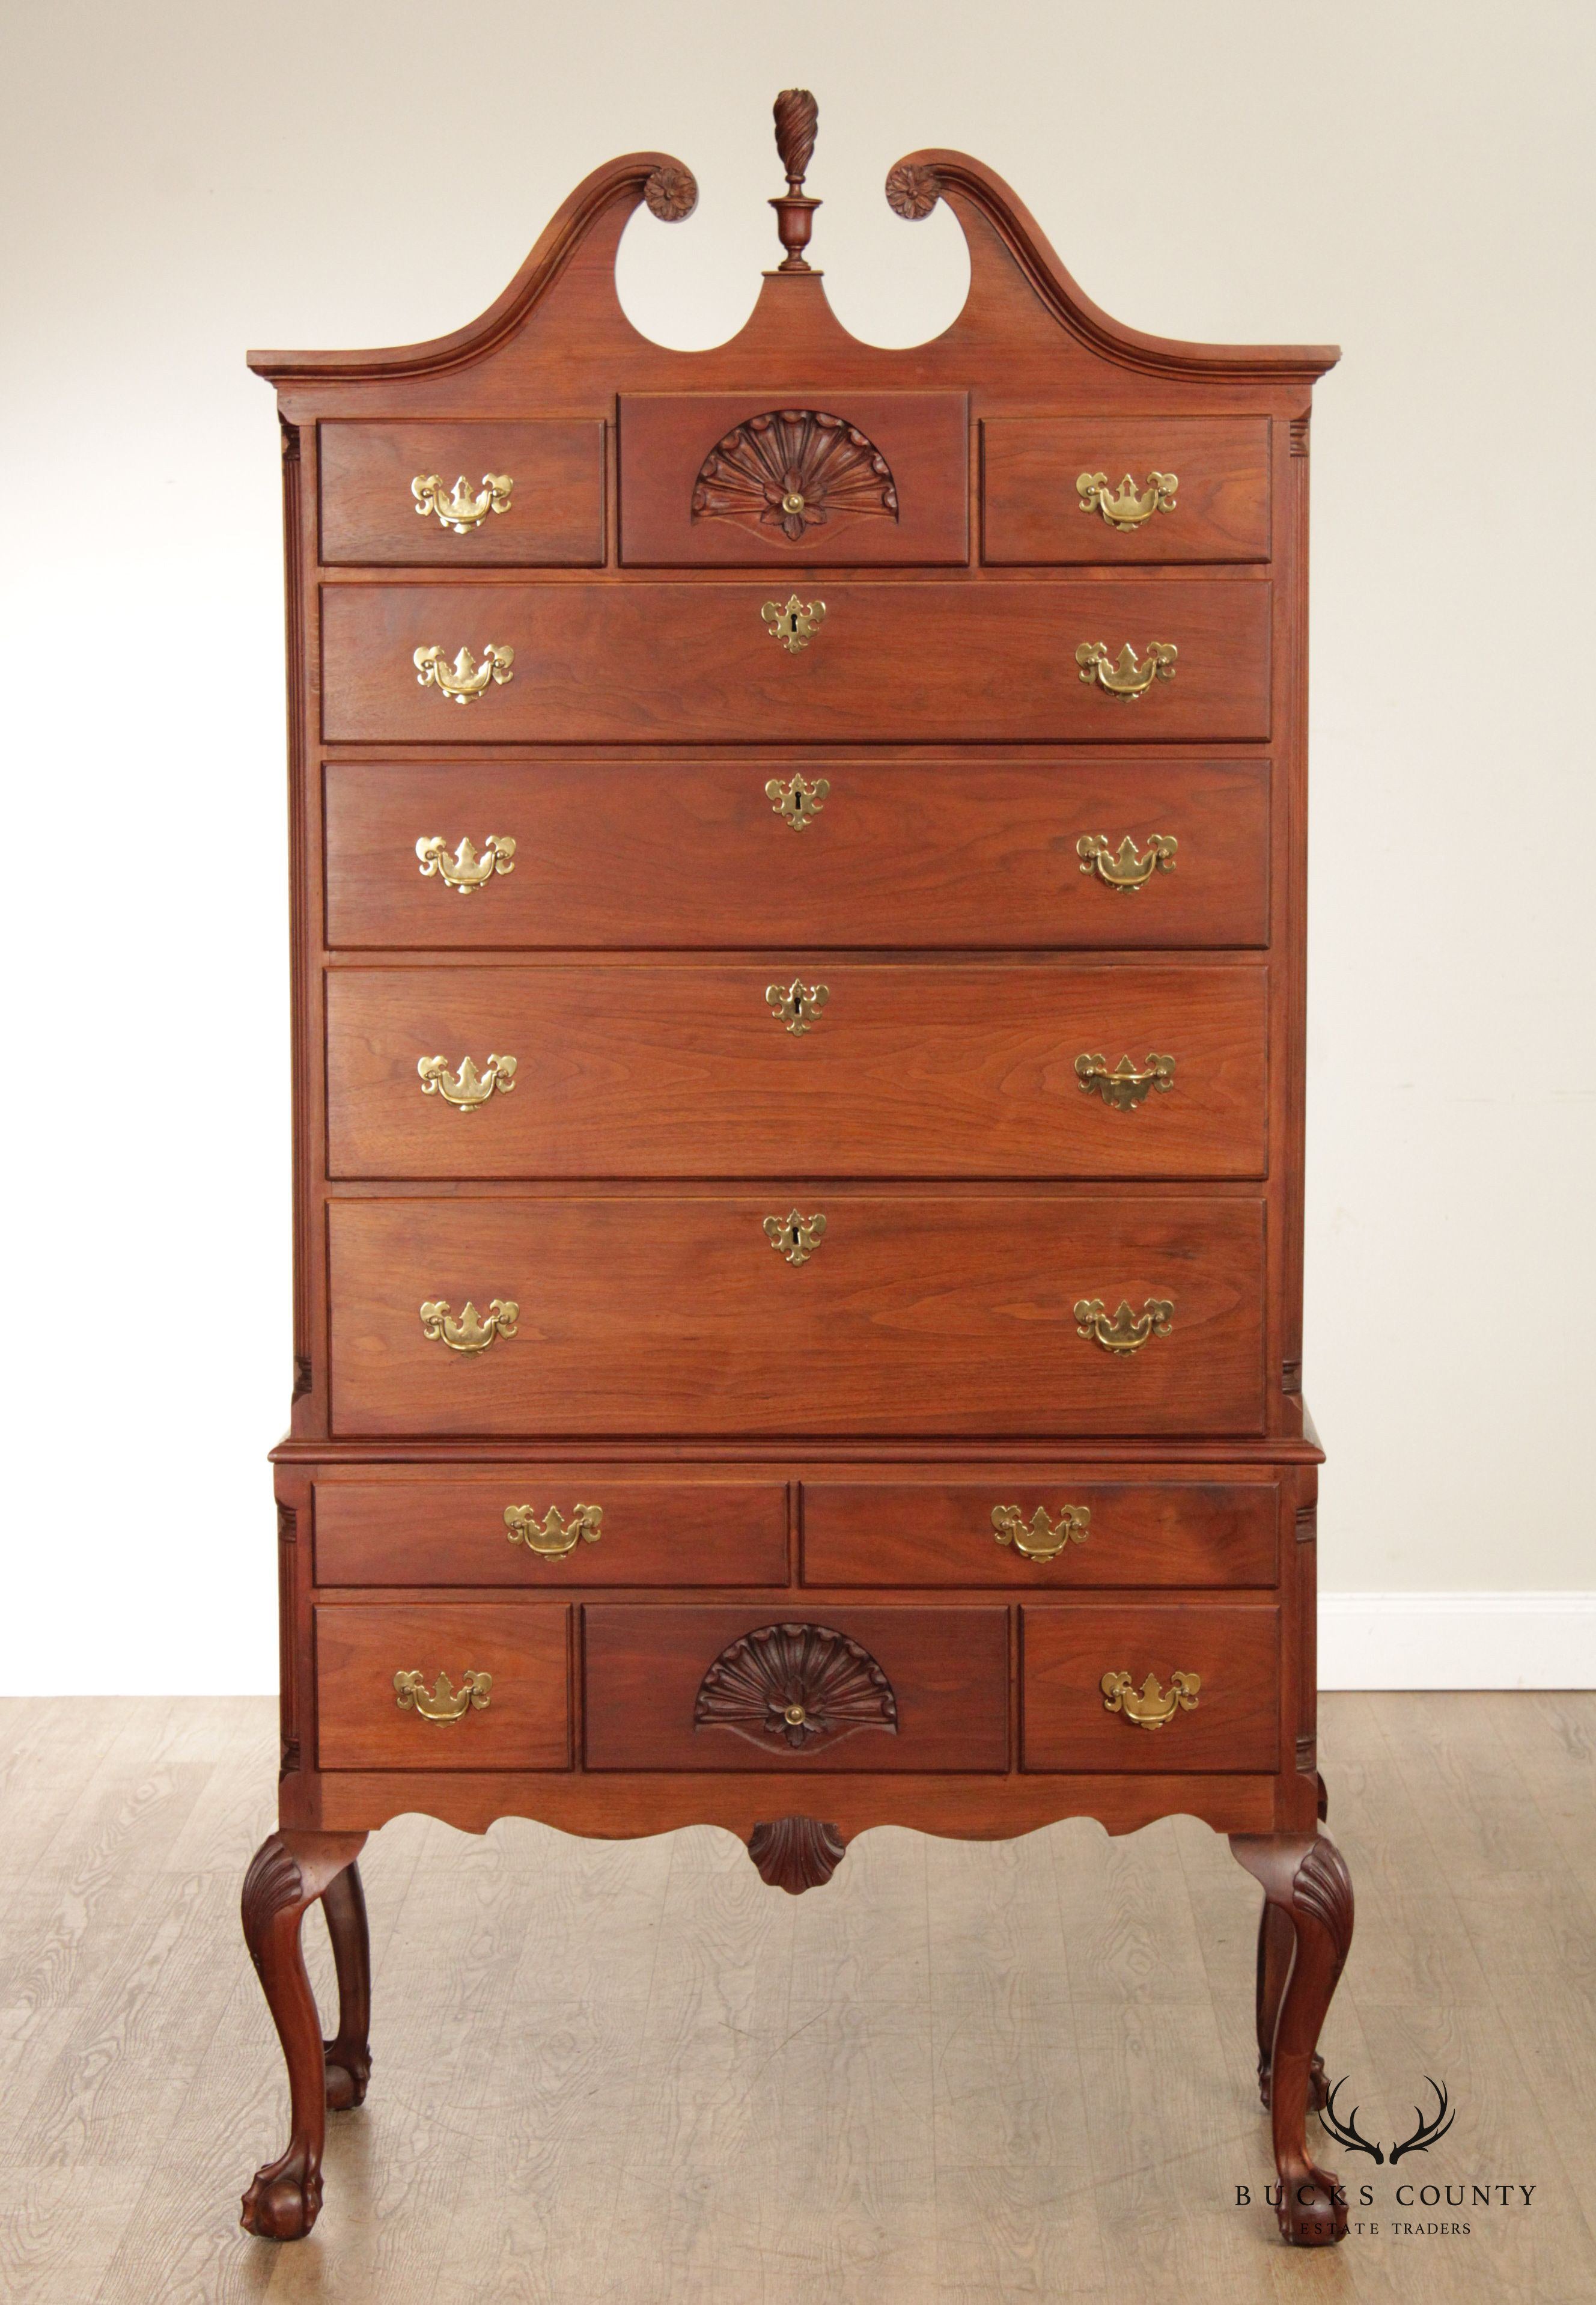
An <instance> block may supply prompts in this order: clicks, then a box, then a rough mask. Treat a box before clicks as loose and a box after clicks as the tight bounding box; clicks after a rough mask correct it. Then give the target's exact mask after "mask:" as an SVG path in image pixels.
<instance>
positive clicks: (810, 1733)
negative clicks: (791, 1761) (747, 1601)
mask: <svg viewBox="0 0 1596 2305" xmlns="http://www.w3.org/2000/svg"><path fill="white" fill-rule="evenodd" d="M692 1725H693V1727H694V1728H695V1729H732V1730H734V1731H736V1733H737V1735H738V1736H740V1737H746V1738H747V1739H748V1740H749V1742H750V1743H751V1744H754V1745H763V1744H764V1743H765V1741H766V1739H768V1738H771V1737H780V1738H784V1739H785V1741H786V1742H787V1744H788V1745H790V1746H791V1747H792V1748H793V1750H794V1752H795V1753H802V1752H805V1751H808V1750H809V1749H810V1748H811V1747H812V1746H813V1745H816V1744H818V1743H819V1742H820V1741H822V1740H824V1741H826V1742H828V1743H831V1744H836V1742H837V1741H838V1740H839V1739H842V1738H844V1737H851V1736H852V1735H853V1731H855V1730H856V1729H885V1730H886V1731H887V1734H888V1735H889V1736H893V1737H896V1735H897V1725H898V1722H897V1699H896V1697H895V1696H894V1695H893V1693H892V1684H891V1682H890V1681H889V1680H887V1675H886V1674H885V1673H884V1672H883V1671H882V1670H881V1668H880V1666H879V1664H878V1663H876V1660H875V1658H874V1657H873V1656H871V1654H870V1651H869V1650H868V1649H865V1648H861V1646H860V1645H859V1643H858V1642H857V1641H851V1640H849V1639H848V1638H847V1637H846V1635H845V1634H843V1633H834V1632H833V1631H832V1630H831V1629H830V1628H829V1626H827V1625H762V1626H761V1627H760V1629H759V1631H758V1632H754V1633H745V1634H744V1635H743V1638H742V1639H741V1640H737V1641H734V1642H733V1643H732V1645H731V1646H730V1648H727V1649H723V1650H722V1651H721V1653H720V1654H719V1655H718V1656H717V1658H716V1660H715V1662H714V1663H713V1664H712V1665H711V1666H710V1667H709V1671H708V1672H707V1673H706V1674H705V1675H704V1677H703V1680H701V1681H700V1684H699V1693H698V1699H697V1702H696V1703H695V1704H694V1705H693V1708H692Z"/></svg>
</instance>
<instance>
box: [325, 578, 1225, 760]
mask: <svg viewBox="0 0 1596 2305" xmlns="http://www.w3.org/2000/svg"><path fill="white" fill-rule="evenodd" d="M789 590H790V586H789V585H788V584H787V583H785V582H784V583H782V584H780V585H779V586H777V579H776V576H775V574H774V573H772V574H768V575H767V576H763V577H757V578H756V577H750V578H746V579H740V578H734V577H730V576H728V577H726V578H724V579H722V580H720V581H718V582H716V583H696V584H689V583H649V582H645V581H643V580H641V579H636V580H630V581H628V582H626V583H582V582H573V583H548V584H540V585H533V584H511V583H491V582H481V581H477V582H472V581H471V580H470V579H463V580H462V581H461V582H460V583H457V584H453V585H443V584H435V583H434V584H421V583H415V584H396V583H370V584H350V583H328V584H326V585H324V586H323V588H322V682H323V689H322V728H323V734H324V735H325V736H326V737H327V741H328V743H330V744H472V745H478V744H650V743H653V744H658V743H666V744H739V743H740V744H769V743H771V742H773V741H780V742H782V743H784V744H814V743H818V742H819V741H821V740H829V741H831V742H835V743H842V744H847V743H849V742H851V741H852V742H857V740H858V736H859V732H860V729H861V727H863V726H866V725H867V724H868V725H871V726H873V727H874V728H875V729H876V730H877V731H878V732H879V735H880V736H883V737H886V738H897V739H900V740H902V739H909V738H913V739H914V740H916V741H918V742H921V743H930V744H947V743H950V742H955V741H956V742H962V743H972V744H992V743H1004V742H1007V743H1011V744H1013V743H1022V742H1026V743H1039V744H1057V743H1065V742H1071V743H1075V744H1170V743H1176V742H1186V743H1189V742H1191V741H1192V740H1193V738H1201V739H1204V740H1225V741H1235V740H1237V739H1241V738H1248V737H1252V738H1263V737H1267V736H1268V735H1269V612H1270V588H1269V584H1268V583H1262V582H1254V581H1252V579H1250V578H1246V577H1212V576H1210V577H1189V578H1188V577H1179V578H1172V579H1166V578H1163V577H1154V576H1143V577H1141V578H1138V579H1135V580H1133V581H1130V582H1127V583H1114V582H1108V583H1083V582H1076V583H1070V582H1069V581H1068V580H1062V581H1056V582H1053V583H1026V582H1024V581H1023V580H1020V579H1015V580H1012V581H1005V582H1004V583H1000V584H999V583H991V584H980V585H975V584H969V583H957V582H949V583H912V584H911V583H894V582H889V581H880V582H870V581H867V580H864V579H861V578H858V577H852V578H845V579H844V580H843V581H842V582H841V583H832V582H831V580H830V578H829V577H828V578H827V579H826V581H825V583H823V584H822V583H820V582H819V579H818V578H817V579H816V580H815V581H814V583H812V584H811V586H810V587H809V588H808V589H807V590H803V589H802V588H801V597H802V598H803V599H806V600H807V599H810V598H811V597H812V598H815V599H823V600H825V602H826V609H827V614H826V620H825V623H824V625H822V627H821V628H820V630H819V632H818V633H817V634H816V635H815V637H814V638H813V640H811V642H809V644H808V646H807V647H806V648H804V649H803V650H802V651H800V652H799V653H798V654H796V655H790V654H789V653H788V652H787V651H786V650H785V648H784V647H783V646H782V645H781V644H780V642H778V641H777V639H776V638H775V636H774V634H773V631H772V628H771V627H770V626H769V625H767V624H766V623H764V622H763V621H762V620H761V617H760V609H761V608H762V606H763V605H764V603H765V602H767V601H768V600H785V598H786V597H787V593H788V591H789ZM1099 641H1100V642H1102V643H1103V645H1104V646H1105V647H1106V648H1107V649H1108V651H1109V653H1110V654H1111V655H1113V656H1115V657H1117V656H1118V654H1119V651H1120V650H1121V648H1122V647H1123V646H1124V645H1125V642H1130V643H1131V644H1132V645H1133V647H1134V648H1135V649H1136V651H1138V653H1142V652H1144V651H1146V650H1147V649H1148V648H1149V647H1150V644H1151V643H1152V642H1155V641H1162V642H1173V643H1174V644H1175V645H1176V647H1177V648H1178V649H1179V651H1180V657H1179V661H1178V664H1177V666H1176V672H1175V676H1174V677H1173V679H1169V680H1157V681H1155V682H1154V683H1153V685H1152V687H1151V689H1150V692H1149V693H1148V694H1147V695H1145V696H1142V697H1137V698H1133V699H1129V700H1127V699H1125V698H1120V697H1114V696H1108V695H1105V694H1104V693H1103V692H1102V690H1101V689H1100V688H1099V687H1098V686H1096V685H1095V684H1093V685H1088V683H1086V682H1085V681H1083V680H1082V677H1081V671H1080V668H1079V666H1078V665H1077V664H1076V661H1075V650H1076V647H1077V646H1078V645H1079V644H1080V643H1081V642H1099ZM490 642H491V643H492V644H493V645H494V646H496V647H498V648H505V647H509V648H513V649H514V651H515V655H514V665H513V668H512V677H511V678H510V679H509V681H507V682H506V683H505V685H502V686H499V687H495V688H491V689H489V690H488V693H487V694H485V695H484V696H481V697H479V698H478V699H477V700H476V702H472V703H467V704H457V703H455V702H452V701H451V700H450V699H449V698H448V697H446V696H444V695H441V694H440V693H438V691H437V689H436V688H422V687H421V686H420V683H419V682H418V680H417V677H416V670H415V666H414V664H413V662H412V659H413V657H414V654H415V651H416V650H417V649H418V648H431V647H439V648H442V649H443V651H444V652H445V654H446V656H447V657H448V658H450V659H453V658H454V654H455V652H456V651H457V650H459V649H460V648H461V647H463V646H464V647H468V648H470V649H471V652H472V654H473V656H475V657H477V658H479V659H480V657H481V655H482V654H483V652H484V651H485V649H486V648H487V647H488V644H489V643H490Z"/></svg>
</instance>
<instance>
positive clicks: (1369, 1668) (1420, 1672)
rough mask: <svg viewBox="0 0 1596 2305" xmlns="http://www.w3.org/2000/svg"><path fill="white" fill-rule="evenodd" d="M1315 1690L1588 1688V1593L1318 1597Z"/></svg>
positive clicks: (1591, 1610)
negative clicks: (1317, 1674)
mask: <svg viewBox="0 0 1596 2305" xmlns="http://www.w3.org/2000/svg"><path fill="white" fill-rule="evenodd" d="M1319 1685H1320V1688H1596V1593H1321V1594H1320V1596H1319Z"/></svg>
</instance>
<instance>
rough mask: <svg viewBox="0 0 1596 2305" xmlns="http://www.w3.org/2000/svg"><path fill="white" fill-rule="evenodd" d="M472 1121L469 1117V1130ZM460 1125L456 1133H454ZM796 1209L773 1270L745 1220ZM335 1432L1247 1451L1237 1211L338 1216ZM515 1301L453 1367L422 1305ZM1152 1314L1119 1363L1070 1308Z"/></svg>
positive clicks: (843, 1205) (1080, 1208) (919, 1205)
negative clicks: (1067, 1440) (1156, 1305)
mask: <svg viewBox="0 0 1596 2305" xmlns="http://www.w3.org/2000/svg"><path fill="white" fill-rule="evenodd" d="M477 1117H478V1118H481V1116H480V1115H479V1116H477ZM469 1125H470V1124H469V1123H468V1122H465V1121H462V1122H461V1123H460V1126H461V1127H467V1126H469ZM794 1206H796V1207H798V1208H799V1209H800V1211H801V1213H802V1214H803V1215H805V1216H807V1215H809V1214H810V1213H811V1212H814V1211H820V1212H823V1213H824V1214H825V1215H826V1218H827V1230H826V1234H825V1237H824V1238H823V1239H822V1240H821V1241H820V1242H819V1246H818V1247H817V1249H816V1251H815V1254H814V1255H813V1256H812V1257H811V1259H810V1261H809V1262H808V1263H806V1264H804V1265H802V1267H794V1266H793V1265H790V1264H788V1263H786V1262H785V1259H784V1258H783V1257H782V1256H781V1255H778V1254H777V1253H776V1252H775V1251H774V1250H773V1249H772V1247H771V1245H770V1243H769V1241H768V1240H767V1238H766V1237H765V1233H764V1230H763V1225H764V1220H765V1218H766V1217H767V1216H775V1217H777V1218H778V1219H779V1218H783V1217H785V1215H786V1213H787V1212H788V1211H789V1210H790V1209H792V1208H793V1207H794ZM328 1218H329V1229H330V1235H331V1252H332V1302H333V1328H332V1357H333V1398H334V1418H335V1429H336V1430H337V1431H338V1432H340V1433H519V1434H527V1435H531V1434H535V1433H549V1434H556V1433H558V1434H573V1433H592V1434H601V1433H610V1434H615V1433H627V1432H632V1433H725V1434H731V1433H785V1434H790V1433H794V1430H796V1429H802V1430H803V1431H805V1432H808V1433H904V1432H916V1431H918V1432H920V1433H944V1434H949V1435H952V1434H958V1433H1007V1434H1020V1433H1034V1434H1038V1435H1040V1434H1045V1433H1110V1432H1120V1433H1169V1432H1186V1433H1189V1432H1207V1433H1225V1432H1229V1433H1249V1432H1256V1431H1257V1430H1258V1429H1259V1427H1260V1425H1261V1423H1262V1416H1263V1370H1262V1352H1261V1341H1262V1340H1261V1321H1262V1314H1263V1285H1262V1251H1263V1212H1262V1208H1261V1204H1259V1203H1258V1202H1257V1201H1252V1200H1243V1199H1235V1198H1223V1199H1222V1198H1218V1197H1216V1198H1211V1199H1208V1200H1198V1199H1182V1198H1169V1199H1165V1198H1161V1197H1155V1196H1152V1195H1145V1196H1143V1195H1137V1196H1134V1197H1133V1196H1130V1195H1119V1196H1117V1197H1116V1196H1114V1195H1109V1194H1103V1195H1093V1196H1091V1197H1085V1196H1079V1197H1071V1198H1064V1197H1057V1196H1047V1195H1039V1194H1031V1195H1023V1194H1018V1193H1015V1194H1011V1195H1006V1196H1004V1197H1001V1198H998V1197H995V1196H986V1195H982V1196H980V1197H976V1196H973V1195H971V1196H962V1197H958V1198H954V1197H951V1196H948V1197H938V1196H936V1195H930V1194H929V1193H927V1192H925V1191H923V1190H921V1191H910V1190H905V1191H904V1192H902V1193H900V1194H896V1195H891V1196H879V1195H870V1196H865V1195H859V1194H839V1193H837V1192H836V1191H832V1192H829V1193H828V1192H824V1191H822V1190H820V1189H819V1188H818V1187H806V1186H805V1185H803V1184H802V1183H797V1184H794V1183H791V1182H789V1181H787V1180H783V1182H782V1183H781V1184H780V1185H779V1187H777V1186H772V1187H770V1188H769V1190H768V1192H767V1193H766V1194H765V1195H762V1196H760V1195H751V1194H747V1193H744V1194H743V1195H738V1196H736V1197H731V1196H729V1195H721V1194H717V1195H709V1194H701V1195H677V1196H673V1197H670V1198H666V1197H664V1196H659V1195H631V1196H628V1195H599V1194H597V1193H595V1194H591V1195H586V1196H583V1197H580V1198H578V1197H566V1198H562V1199H558V1200H556V1199H539V1200H533V1199H519V1200H511V1199H505V1198H500V1197H495V1198H494V1199H492V1200H476V1199H455V1200H437V1199H432V1200H422V1199H416V1198H409V1197H406V1198H392V1199H382V1200H363V1201H354V1200H350V1201H337V1202H335V1203H334V1204H333V1205H332V1207H331V1208H330V1209H329V1211H328ZM494 1297H499V1298H501V1299H505V1298H508V1299H511V1300H513V1301H514V1302H515V1303H516V1304H518V1305H519V1306H520V1307H521V1317H520V1323H519V1328H518V1331H517V1334H516V1335H515V1336H514V1337H512V1338H500V1339H497V1340H496V1341H495V1342H494V1343H493V1344H491V1345H489V1346H488V1348H487V1349H486V1351H483V1352H480V1353H475V1354H462V1353H454V1352H450V1351H449V1350H448V1349H447V1348H446V1347H445V1346H444V1345H442V1344H440V1343H431V1342H429V1340H428V1339H427V1338H426V1336H425V1334H424V1333H423V1331H422V1328H421V1323H420V1312H419V1307H420V1304H421V1303H422V1301H423V1299H427V1300H434V1299H438V1298H441V1299H444V1300H445V1301H446V1302H448V1303H450V1304H451V1305H452V1306H454V1311H455V1313H456V1314H459V1312H460V1311H461V1310H462V1308H463V1306H464V1305H465V1303H466V1301H467V1299H468V1298H470V1299H471V1300H472V1301H473V1302H474V1303H475V1304H476V1305H477V1306H478V1307H479V1309H480V1310H485V1309H486V1308H487V1306H488V1303H489V1302H490V1300H491V1299H492V1298H494ZM1091 1297H1101V1298H1102V1299H1103V1300H1104V1303H1105V1305H1106V1306H1108V1310H1109V1312H1110V1313H1111V1312H1112V1311H1113V1309H1114V1307H1115V1306H1116V1304H1117V1303H1118V1301H1119V1299H1120V1297H1127V1298H1129V1300H1130V1301H1131V1303H1132V1305H1133V1307H1134V1308H1136V1309H1138V1310H1139V1309H1140V1308H1141V1306H1142V1303H1143V1302H1144V1300H1145V1299H1146V1298H1148V1297H1159V1298H1163V1299H1167V1300H1168V1301H1170V1302H1172V1303H1173V1304H1174V1306H1175V1314H1174V1323H1173V1329H1172V1332H1171V1333H1170V1334H1169V1335H1168V1336H1166V1337H1154V1338H1152V1339H1151V1340H1150V1341H1149V1342H1148V1343H1147V1344H1146V1345H1144V1346H1143V1347H1142V1349H1141V1350H1140V1351H1139V1352H1137V1353H1135V1354H1134V1355H1133V1356H1130V1357H1120V1356H1119V1355H1116V1354H1113V1353H1109V1352H1107V1351H1105V1350H1104V1349H1103V1348H1101V1347H1100V1346H1099V1345H1097V1344H1095V1343H1093V1342H1091V1340H1082V1337H1081V1336H1080V1335H1079V1333H1078V1331H1077V1326H1076V1323H1075V1319H1074V1311H1073V1307H1074V1305H1075V1303H1076V1302H1077V1300H1079V1299H1082V1298H1091Z"/></svg>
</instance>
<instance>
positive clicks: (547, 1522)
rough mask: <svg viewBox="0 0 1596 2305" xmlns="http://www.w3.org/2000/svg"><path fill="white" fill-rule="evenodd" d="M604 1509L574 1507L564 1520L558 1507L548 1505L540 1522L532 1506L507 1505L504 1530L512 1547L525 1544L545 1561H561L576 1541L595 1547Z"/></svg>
mask: <svg viewBox="0 0 1596 2305" xmlns="http://www.w3.org/2000/svg"><path fill="white" fill-rule="evenodd" d="M603 1523H604V1507H603V1506H602V1505H577V1506H574V1507H573V1510H572V1514H571V1518H570V1519H569V1520H567V1519H566V1518H565V1515H564V1513H562V1512H561V1510H560V1509H559V1507H558V1505H550V1506H549V1508H548V1511H547V1512H546V1513H545V1514H544V1516H543V1518H542V1519H541V1520H539V1518H538V1516H537V1514H536V1512H534V1510H532V1508H531V1505H506V1506H505V1528H506V1529H507V1530H508V1531H509V1534H510V1542H511V1544H524V1545H525V1547H526V1549H527V1551H528V1552H536V1553H540V1554H541V1555H542V1557H543V1559H544V1560H545V1561H559V1560H562V1559H563V1558H564V1557H565V1554H566V1553H567V1552H575V1550H576V1546H577V1543H578V1541H579V1539H585V1540H586V1542H587V1543H588V1544H598V1542H599V1538H600V1536H602V1535H603V1534H604V1527H603Z"/></svg>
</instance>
